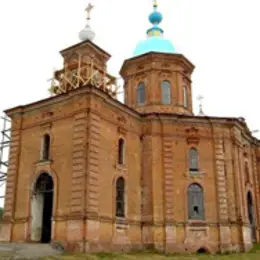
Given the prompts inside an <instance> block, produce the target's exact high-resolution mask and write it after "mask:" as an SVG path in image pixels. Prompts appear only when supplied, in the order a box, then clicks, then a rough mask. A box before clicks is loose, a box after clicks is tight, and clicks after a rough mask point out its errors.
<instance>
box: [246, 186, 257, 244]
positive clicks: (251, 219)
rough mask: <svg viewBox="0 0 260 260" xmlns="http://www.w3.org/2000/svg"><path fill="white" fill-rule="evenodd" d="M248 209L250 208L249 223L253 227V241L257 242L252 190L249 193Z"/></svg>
mask: <svg viewBox="0 0 260 260" xmlns="http://www.w3.org/2000/svg"><path fill="white" fill-rule="evenodd" d="M247 210H248V220H249V225H250V228H251V237H252V241H253V242H255V241H256V227H255V214H254V204H253V198H252V194H251V192H250V191H249V192H248V193H247Z"/></svg>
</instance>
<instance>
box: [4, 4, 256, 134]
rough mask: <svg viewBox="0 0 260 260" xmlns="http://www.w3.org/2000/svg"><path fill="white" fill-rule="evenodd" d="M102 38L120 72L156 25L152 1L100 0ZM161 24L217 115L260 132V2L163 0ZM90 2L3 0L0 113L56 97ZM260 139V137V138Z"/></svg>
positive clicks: (97, 20)
mask: <svg viewBox="0 0 260 260" xmlns="http://www.w3.org/2000/svg"><path fill="white" fill-rule="evenodd" d="M92 3H93V4H94V5H95V9H94V10H93V12H92V21H91V25H92V28H93V29H94V30H95V32H96V38H95V40H94V42H95V43H96V44H97V45H99V46H100V47H101V48H103V49H104V50H106V51H107V52H109V53H110V54H111V55H112V58H111V60H110V61H109V64H108V69H109V72H110V73H111V74H114V75H115V76H117V75H118V71H119V70H120V67H121V65H122V63H123V60H124V59H127V58H130V57H131V55H132V53H133V51H134V48H135V46H136V44H137V42H138V41H139V40H142V39H145V37H146V30H147V29H148V28H149V27H150V25H149V22H148V19H147V17H148V15H149V13H150V12H151V11H152V0H131V1H127V0H123V1H122V0H110V1H109V0H93V1H92ZM158 3H159V10H160V11H161V12H162V13H163V15H164V20H163V22H162V24H161V27H162V28H163V29H164V31H165V37H166V38H168V39H170V40H172V42H173V44H174V46H175V48H176V50H177V51H178V52H179V53H182V54H184V55H185V56H186V57H187V58H188V59H189V60H190V61H191V62H192V63H193V64H194V65H195V66H196V69H195V71H194V74H193V102H194V110H195V112H196V113H197V111H198V102H197V101H196V98H197V96H198V95H199V94H201V95H203V96H204V97H205V98H204V112H205V113H206V114H207V115H209V116H231V117H233V116H236V117H239V116H243V117H245V118H246V121H247V123H248V125H249V128H250V129H251V130H255V129H260V117H259V115H258V113H259V111H260V109H259V108H260V104H259V103H260V101H259V93H260V91H259V88H260V82H259V74H260V73H259V72H260V66H259V60H260V36H259V27H260V15H259V13H260V1H259V0H158ZM87 4H88V1H87V0H77V1H75V0H66V1H64V0H44V1H35V0H22V1H21V0H8V1H4V0H1V1H0V33H1V34H0V37H1V40H0V75H1V81H0V82H1V83H0V84H1V85H0V86H1V93H0V111H2V110H4V109H7V108H10V107H14V106H17V105H23V104H27V103H30V102H33V101H37V100H40V99H42V98H46V97H48V95H49V94H48V91H47V89H48V88H49V86H50V83H49V82H47V80H48V79H49V78H51V76H52V71H53V68H61V66H62V58H61V56H60V54H59V51H60V50H62V49H64V48H66V47H68V46H70V45H73V44H76V43H77V42H78V41H79V39H78V32H79V31H80V30H81V29H82V28H83V27H84V26H85V18H86V14H85V12H84V9H85V7H86V6H87ZM258 137H260V135H258Z"/></svg>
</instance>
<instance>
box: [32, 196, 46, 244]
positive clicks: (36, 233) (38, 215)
mask: <svg viewBox="0 0 260 260" xmlns="http://www.w3.org/2000/svg"><path fill="white" fill-rule="evenodd" d="M43 200H44V197H43V194H42V193H36V194H35V195H33V197H32V207H31V215H32V233H31V240H32V241H35V242H39V241H40V240H41V236H42V217H43V202H44V201H43Z"/></svg>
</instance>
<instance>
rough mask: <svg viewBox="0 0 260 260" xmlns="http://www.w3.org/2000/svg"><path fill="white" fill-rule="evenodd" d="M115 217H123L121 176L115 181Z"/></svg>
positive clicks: (123, 199) (123, 198)
mask: <svg viewBox="0 0 260 260" xmlns="http://www.w3.org/2000/svg"><path fill="white" fill-rule="evenodd" d="M116 217H121V218H123V217H125V180H124V178H122V177H120V178H118V179H117V181H116Z"/></svg>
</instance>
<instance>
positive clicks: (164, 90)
mask: <svg viewBox="0 0 260 260" xmlns="http://www.w3.org/2000/svg"><path fill="white" fill-rule="evenodd" d="M161 94H162V104H164V105H169V104H171V83H170V82H169V81H166V80H164V81H163V82H162V84H161Z"/></svg>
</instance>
